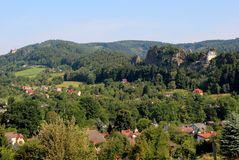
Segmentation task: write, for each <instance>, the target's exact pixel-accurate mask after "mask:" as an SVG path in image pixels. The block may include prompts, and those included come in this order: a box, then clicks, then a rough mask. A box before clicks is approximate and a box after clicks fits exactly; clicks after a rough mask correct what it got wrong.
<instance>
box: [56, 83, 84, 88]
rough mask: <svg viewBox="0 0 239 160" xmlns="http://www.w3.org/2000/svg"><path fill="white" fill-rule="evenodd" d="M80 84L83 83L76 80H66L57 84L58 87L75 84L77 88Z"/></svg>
mask: <svg viewBox="0 0 239 160" xmlns="http://www.w3.org/2000/svg"><path fill="white" fill-rule="evenodd" d="M80 84H82V83H81V82H76V81H65V82H63V83H62V84H59V85H57V87H64V88H68V87H69V86H73V87H74V88H77V87H79V85H80Z"/></svg>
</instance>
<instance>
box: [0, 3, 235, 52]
mask: <svg viewBox="0 0 239 160" xmlns="http://www.w3.org/2000/svg"><path fill="white" fill-rule="evenodd" d="M238 7H239V1H238V0H38V1H33V0H2V1H0V54H5V53H7V52H8V51H9V50H10V49H11V48H20V47H23V46H25V45H28V44H33V43H37V42H42V41H45V40H49V39H63V40H70V41H75V42H80V43H86V42H109V41H117V40H155V41H163V42H172V43H182V42H195V41H202V40H207V39H231V38H236V37H239V9H238Z"/></svg>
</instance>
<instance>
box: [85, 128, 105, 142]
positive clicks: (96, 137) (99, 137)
mask: <svg viewBox="0 0 239 160" xmlns="http://www.w3.org/2000/svg"><path fill="white" fill-rule="evenodd" d="M88 138H89V141H90V142H92V143H94V144H99V143H103V142H105V141H106V139H105V137H104V135H103V134H101V133H99V132H98V131H97V130H89V131H88Z"/></svg>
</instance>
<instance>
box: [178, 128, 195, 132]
mask: <svg viewBox="0 0 239 160" xmlns="http://www.w3.org/2000/svg"><path fill="white" fill-rule="evenodd" d="M179 130H180V131H181V132H185V133H192V132H193V128H192V127H189V126H186V127H185V126H182V127H179Z"/></svg>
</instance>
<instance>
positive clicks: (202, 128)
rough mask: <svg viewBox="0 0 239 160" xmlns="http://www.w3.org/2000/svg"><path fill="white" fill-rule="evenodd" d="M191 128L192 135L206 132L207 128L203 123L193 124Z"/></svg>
mask: <svg viewBox="0 0 239 160" xmlns="http://www.w3.org/2000/svg"><path fill="white" fill-rule="evenodd" d="M191 127H192V128H193V133H202V132H206V129H207V126H206V125H205V124H204V123H193V124H192V125H191Z"/></svg>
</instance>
